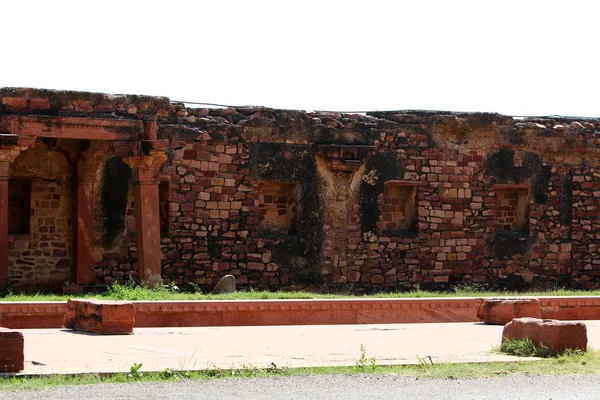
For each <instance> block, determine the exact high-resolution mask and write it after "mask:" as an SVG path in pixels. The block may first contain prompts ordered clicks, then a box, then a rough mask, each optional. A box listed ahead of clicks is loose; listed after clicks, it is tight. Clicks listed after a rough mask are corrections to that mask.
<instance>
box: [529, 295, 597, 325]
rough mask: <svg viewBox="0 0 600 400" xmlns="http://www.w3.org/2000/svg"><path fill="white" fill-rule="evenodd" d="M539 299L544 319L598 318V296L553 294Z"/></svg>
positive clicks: (576, 319)
mask: <svg viewBox="0 0 600 400" xmlns="http://www.w3.org/2000/svg"><path fill="white" fill-rule="evenodd" d="M539 300H540V305H541V308H542V318H545V319H558V320H567V321H568V320H571V321H573V320H575V321H578V320H591V319H600V296H594V297H591V296H569V297H566V296H555V297H540V298H539Z"/></svg>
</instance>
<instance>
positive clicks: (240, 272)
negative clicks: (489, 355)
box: [0, 89, 600, 291]
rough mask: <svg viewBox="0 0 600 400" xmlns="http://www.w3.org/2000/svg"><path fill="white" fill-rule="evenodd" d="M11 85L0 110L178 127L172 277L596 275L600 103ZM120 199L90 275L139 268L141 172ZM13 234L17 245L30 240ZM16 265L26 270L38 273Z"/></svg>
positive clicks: (277, 282)
mask: <svg viewBox="0 0 600 400" xmlns="http://www.w3.org/2000/svg"><path fill="white" fill-rule="evenodd" d="M0 93H1V95H0V97H1V107H0V115H38V114H40V115H50V114H52V115H56V114H58V115H64V116H69V117H73V116H75V117H78V118H95V117H99V116H102V117H103V118H117V119H135V120H143V121H147V120H152V121H156V122H157V132H156V134H157V137H158V139H159V140H166V141H168V148H167V149H166V151H167V154H168V157H169V159H168V161H167V162H166V163H165V164H164V165H163V166H162V168H161V174H160V181H161V186H160V187H161V190H160V193H161V203H160V204H161V210H160V211H159V212H160V213H161V218H160V220H161V223H162V226H161V253H162V277H163V279H164V280H165V281H167V282H171V281H172V282H175V283H177V284H180V285H184V286H185V285H190V284H192V283H193V284H196V285H199V286H201V287H202V288H203V289H205V290H209V289H211V288H212V287H213V286H214V285H215V284H216V283H217V282H218V280H219V279H220V278H221V277H223V276H224V275H226V274H232V275H234V276H235V277H236V280H237V283H238V285H239V286H241V287H255V288H270V289H276V288H285V287H289V286H291V285H296V286H305V285H308V286H313V287H320V286H321V285H326V286H329V287H335V286H343V287H350V288H353V289H355V290H359V291H376V290H396V289H416V288H422V289H447V288H450V287H451V286H452V285H457V284H460V283H465V282H476V283H481V284H486V285H489V286H491V287H500V288H537V287H539V288H543V287H559V286H568V287H580V288H594V287H597V286H598V285H599V284H600V276H599V275H600V273H599V271H600V258H599V254H598V245H597V241H598V239H599V238H600V228H599V227H600V224H598V217H599V216H600V209H599V205H598V203H599V197H600V179H599V174H600V173H599V172H598V168H599V165H598V164H599V163H598V161H597V160H598V157H597V154H596V149H597V148H598V145H599V140H598V137H599V136H598V135H599V133H598V132H597V131H596V129H597V128H600V121H598V120H581V121H575V120H572V119H560V118H553V119H551V118H545V119H540V118H531V119H525V120H516V119H513V118H510V117H506V116H501V115H496V114H477V113H470V114H469V113H448V112H420V111H406V112H386V113H370V114H366V115H358V114H356V115H348V114H338V113H320V112H300V111H280V110H272V109H266V108H260V107H255V108H238V109H234V108H226V109H199V108H196V109H190V108H186V107H185V106H184V105H183V104H177V103H174V104H169V102H168V100H167V99H152V98H142V97H135V96H129V97H128V96H116V97H115V96H107V95H97V94H82V93H69V92H48V91H34V90H29V89H27V90H25V89H3V91H2V92H0ZM1 129H2V127H0V130H1ZM114 147H115V148H114V149H113V150H111V152H112V154H114V155H116V156H118V155H119V149H118V148H117V147H116V146H114ZM386 182H387V184H388V186H387V187H388V188H393V189H386ZM269 185H270V186H269ZM261 188H262V189H261ZM265 188H270V189H269V190H266V189H265ZM261 190H262V194H261ZM278 191H279V192H278ZM267 192H268V193H267ZM286 193H287V195H285V194H286ZM64 196H66V197H65V199H67V198H69V197H70V198H71V200H70V201H72V197H73V194H65V195H64ZM269 196H275V197H279V201H278V200H276V199H274V198H272V197H269ZM283 198H285V200H282V199H283ZM56 200H58V201H60V202H62V201H63V200H62V197H61V199H56ZM65 201H67V200H65ZM284 203H285V204H284ZM32 204H33V203H32ZM127 204H128V205H127V209H126V213H127V215H126V218H125V221H126V223H125V227H124V228H123V231H122V234H121V235H120V236H119V240H116V241H115V242H114V244H113V245H112V246H111V247H110V248H108V247H107V246H104V245H102V243H96V244H95V250H94V256H95V258H94V271H95V279H96V282H97V283H111V282H113V281H115V280H124V279H126V278H127V276H132V277H134V278H135V277H136V276H137V275H138V267H137V258H138V256H139V255H138V254H137V251H138V249H137V248H136V242H135V236H136V234H137V233H136V232H135V208H136V204H134V202H133V194H132V189H131V188H130V193H129V195H128V201H127ZM33 206H34V208H35V212H36V213H40V212H43V210H44V207H43V206H42V204H41V203H36V204H34V205H33ZM67 214H68V213H67ZM275 214H277V215H275ZM71 217H72V216H71ZM48 218H53V217H48ZM66 218H67V219H68V218H69V217H68V216H67V217H66ZM50 220H51V219H48V221H50ZM47 233H52V232H47ZM11 240H12V242H11V243H13V244H12V246H13V249H12V250H11V251H14V250H16V249H14V247H15V246H17V247H18V246H27V245H26V244H17V243H20V242H19V239H18V238H17V237H16V236H15V237H14V238H13V239H11ZM64 241H65V242H66V239H64ZM46 242H48V243H55V244H56V243H58V242H59V241H57V240H50V241H46ZM61 246H62V245H61ZM65 246H66V247H64V248H63V247H60V246H58V247H57V248H53V249H52V251H53V252H54V251H58V252H59V253H60V252H61V251H62V252H63V253H64V252H66V254H67V255H64V254H63V253H61V254H63V255H61V256H60V257H62V258H64V259H69V258H70V257H71V258H72V256H71V250H70V248H71V247H70V246H72V242H70V243H69V244H66V245H65ZM63 249H64V250H63ZM57 254H58V253H57ZM16 257H17V254H16V253H11V260H16ZM11 265H12V268H13V271H14V272H13V276H14V278H13V279H14V280H15V282H22V281H23V282H24V280H26V279H30V278H31V274H29V275H27V274H25V273H24V272H25V271H24V270H23V269H22V267H16V266H15V265H16V264H15V263H14V262H13V264H11ZM69 267H72V263H71V264H69ZM19 268H21V272H19V271H20V270H19ZM40 268H41V267H40V266H38V265H37V264H36V265H35V266H34V267H33V269H34V270H37V269H40ZM52 268H55V271H54V272H53V273H56V271H58V267H56V266H55V267H51V268H46V270H51V269H52ZM41 269H43V268H41Z"/></svg>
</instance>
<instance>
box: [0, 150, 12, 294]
mask: <svg viewBox="0 0 600 400" xmlns="http://www.w3.org/2000/svg"><path fill="white" fill-rule="evenodd" d="M9 169H10V162H9V161H0V288H4V287H6V285H7V284H8V178H9Z"/></svg>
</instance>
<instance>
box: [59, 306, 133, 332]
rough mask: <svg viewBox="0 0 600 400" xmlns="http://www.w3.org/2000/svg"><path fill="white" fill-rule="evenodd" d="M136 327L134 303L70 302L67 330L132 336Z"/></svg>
mask: <svg viewBox="0 0 600 400" xmlns="http://www.w3.org/2000/svg"><path fill="white" fill-rule="evenodd" d="M134 325H135V309H134V307H133V303H130V302H126V301H108V300H102V301H100V300H73V299H70V300H69V301H68V311H67V321H66V326H67V328H71V329H75V330H78V331H83V332H92V333H100V334H104V335H131V334H133V326H134Z"/></svg>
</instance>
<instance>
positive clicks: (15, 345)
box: [0, 328, 24, 372]
mask: <svg viewBox="0 0 600 400" xmlns="http://www.w3.org/2000/svg"><path fill="white" fill-rule="evenodd" d="M23 346H24V340H23V334H22V333H21V332H17V331H13V330H12V329H8V328H0V372H19V371H22V370H23V368H24V365H23V364H24V356H23Z"/></svg>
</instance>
